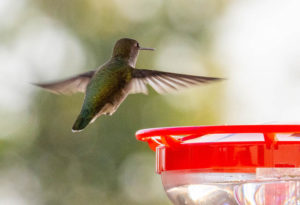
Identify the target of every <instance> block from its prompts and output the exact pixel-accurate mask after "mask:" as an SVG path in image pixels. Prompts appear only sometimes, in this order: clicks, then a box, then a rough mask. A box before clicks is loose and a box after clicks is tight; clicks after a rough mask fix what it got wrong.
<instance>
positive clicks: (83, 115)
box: [72, 111, 93, 132]
mask: <svg viewBox="0 0 300 205" xmlns="http://www.w3.org/2000/svg"><path fill="white" fill-rule="evenodd" d="M92 119H93V116H91V115H89V114H88V112H86V111H81V112H80V114H79V116H78V117H77V119H76V121H75V123H74V125H73V127H72V132H80V131H81V130H83V129H84V128H85V127H86V126H87V125H88V124H89V123H90V122H91V120H92Z"/></svg>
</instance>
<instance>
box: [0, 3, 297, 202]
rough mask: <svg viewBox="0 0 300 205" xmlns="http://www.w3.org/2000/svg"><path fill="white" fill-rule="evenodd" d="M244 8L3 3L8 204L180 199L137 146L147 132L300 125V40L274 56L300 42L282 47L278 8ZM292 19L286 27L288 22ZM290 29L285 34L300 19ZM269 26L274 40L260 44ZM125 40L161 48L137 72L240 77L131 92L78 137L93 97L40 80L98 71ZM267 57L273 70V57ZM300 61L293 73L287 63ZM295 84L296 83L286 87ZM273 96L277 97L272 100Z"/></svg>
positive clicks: (1, 159) (0, 156) (1, 154)
mask: <svg viewBox="0 0 300 205" xmlns="http://www.w3.org/2000/svg"><path fill="white" fill-rule="evenodd" d="M240 2H242V3H237V1H222V0H221V1H220V0H219V1H217V0H191V1H189V3H187V1H171V0H165V1H161V0H151V1H149V0H128V1H124V0H101V1H100V0H84V1H83V0H72V1H70V0H69V1H68V0H1V1H0V72H1V73H0V80H1V82H0V92H1V97H0V116H1V119H0V129H1V133H0V204H1V205H2V204H12V205H25V204H30V205H34V204H47V205H50V204H51V205H52V204H74V205H77V204H78V205H79V204H90V205H93V204H133V205H134V204H145V205H146V204H149V205H150V204H158V205H159V204H170V202H169V201H168V199H167V197H166V195H165V193H164V190H163V187H162V185H161V181H160V177H159V175H157V174H156V173H155V154H154V152H152V151H150V149H149V148H148V147H147V145H146V144H144V143H142V142H138V141H137V140H136V139H135V135H134V134H135V132H136V131H137V130H139V129H143V128H150V127H165V126H187V125H188V126H191V125H213V124H223V123H239V124H240V123H249V122H250V123H253V122H255V123H256V122H265V121H269V120H278V119H293V120H295V119H297V118H295V117H291V116H297V117H298V116H300V115H297V113H298V114H300V113H299V108H298V107H297V108H296V106H297V105H299V98H296V97H295V96H294V95H292V94H291V95H289V92H286V91H287V90H289V89H291V88H293V89H295V88H300V84H299V80H298V78H296V77H295V76H299V74H300V72H299V70H298V69H297V68H298V65H299V64H300V62H299V61H296V60H293V59H298V58H297V55H294V54H295V53H297V52H298V51H299V50H298V48H300V42H299V40H298V41H292V40H289V42H290V44H292V43H293V45H298V46H294V48H296V49H294V50H289V49H290V48H291V47H290V46H289V47H288V48H289V49H284V48H285V47H280V49H279V51H282V50H284V51H288V52H289V53H287V55H275V54H276V53H275V54H274V53H272V51H274V52H275V51H276V50H277V49H274V47H270V46H269V45H274V44H273V43H274V42H277V43H278V42H281V43H282V42H284V43H282V45H289V44H287V43H286V40H287V39H295V38H297V37H295V36H294V35H287V38H282V39H281V38H279V39H280V41H278V35H277V36H276V33H278V31H277V30H276V29H275V31H276V32H273V31H274V29H273V27H272V26H270V25H273V24H268V20H270V19H273V16H272V15H273V13H272V10H270V9H269V8H270V7H269V6H270V5H271V4H272V3H263V4H260V3H256V4H255V3H249V2H250V1H240ZM247 2H248V3H247ZM253 2H259V1H253ZM264 2H266V1H264ZM280 2H281V3H277V4H274V5H275V6H277V7H276V8H277V9H278V10H280V9H282V8H283V7H281V5H283V4H285V3H284V1H280ZM294 2H296V1H294ZM258 4H259V5H258ZM261 5H263V6H262V8H265V10H263V9H262V11H260V13H258V16H257V15H256V13H255V11H254V10H255V9H257V8H260V6H261ZM272 5H273V4H272ZM297 6H298V8H299V4H297V5H296V6H294V5H291V6H290V7H288V8H285V7H284V8H285V10H284V12H286V14H293V13H292V12H291V11H294V10H293V9H294V8H295V9H296V8H297ZM251 9H252V10H251ZM296 11H297V13H299V12H298V10H295V12H296ZM277 13H280V12H277ZM277 13H276V14H277ZM265 14H266V15H265ZM271 14H272V15H271ZM295 15H296V14H295ZM271 16H272V17H271ZM282 16H284V15H282ZM282 16H281V17H282ZM286 16H288V17H289V15H286ZM281 17H280V18H281ZM261 19H263V20H266V22H264V21H260V20H261ZM290 19H291V20H295V19H299V18H296V16H290ZM277 20H278V19H277ZM277 20H275V21H276V22H277ZM260 22H262V23H261V24H259V23H260ZM270 22H273V21H272V20H270ZM276 22H275V24H274V28H277V27H278V25H276ZM286 22H287V21H282V22H280V21H279V23H281V24H282V25H285V26H286ZM289 22H293V23H297V22H296V21H295V22H294V21H289ZM263 23H266V24H263ZM258 24H259V25H261V26H260V27H259V26H258V27H256V26H257V25H258ZM281 24H280V25H281ZM263 25H268V26H263ZM290 25H291V27H288V26H287V27H285V28H284V29H283V30H284V31H289V29H291V28H294V25H295V24H292V23H291V24H290ZM279 27H280V26H279ZM261 28H264V29H265V30H263V29H261ZM281 28H282V27H281ZM268 29H269V30H268ZM261 30H262V32H265V33H266V36H268V37H270V38H271V37H273V38H271V40H268V41H266V39H267V38H262V39H261V38H260V37H261V35H260V34H261V33H260V32H259V31H261ZM256 31H257V33H255V32H256ZM268 32H271V33H272V35H269V33H268ZM279 32H280V31H279ZM295 33H299V32H295ZM279 34H282V33H279ZM288 34H289V33H288ZM123 37H130V38H134V39H136V40H138V41H139V42H140V44H141V46H144V47H153V48H156V51H154V52H148V51H143V52H140V55H139V59H138V62H137V67H138V68H145V69H157V70H164V71H169V72H179V73H186V74H196V75H206V76H216V77H226V78H228V79H230V80H228V81H227V82H222V83H216V84H211V85H206V86H202V87H198V88H192V89H189V90H185V91H183V92H180V93H178V94H175V95H173V94H172V95H171V94H170V95H164V96H160V95H158V94H157V93H155V92H154V91H153V90H152V89H151V90H150V93H149V95H142V94H138V95H130V96H129V97H128V98H127V99H126V100H125V102H124V103H123V104H122V105H121V106H120V108H119V109H118V111H117V112H116V113H115V114H114V115H113V116H111V117H107V116H103V117H101V118H99V119H98V120H96V121H95V123H93V124H91V125H89V126H88V127H87V129H85V130H84V131H83V132H80V133H72V132H71V126H72V124H73V122H74V120H75V118H76V116H77V114H78V113H79V111H80V108H81V103H82V101H83V95H82V94H76V95H72V96H60V95H53V94H51V93H48V92H45V91H43V90H41V89H39V88H36V87H34V86H32V85H30V83H29V82H47V81H52V80H56V79H62V78H66V77H69V76H72V75H75V74H78V73H81V72H85V71H88V70H92V69H95V68H97V67H98V66H99V65H101V64H103V63H104V62H105V61H106V60H108V58H109V57H110V55H111V51H112V47H113V45H114V43H115V41H116V40H118V39H119V38H123ZM268 39H269V38H268ZM298 39H299V38H298ZM261 42H264V43H265V42H268V43H265V44H264V43H261ZM295 42H299V44H297V43H296V44H295ZM276 45H277V44H276ZM280 45H281V44H280ZM269 47H270V50H261V49H263V48H269ZM255 48H259V50H258V49H256V50H255ZM231 51H232V52H231ZM260 51H262V53H263V54H261V53H260ZM282 52H283V51H282ZM267 53H268V54H270V55H271V57H270V58H272V60H273V61H272V62H273V64H270V65H269V64H268V62H271V61H266V62H265V61H264V59H265V57H266V56H267V55H266V54H267ZM279 53H280V52H279ZM298 53H299V52H298ZM256 54H257V55H256ZM291 54H293V55H292V57H291V58H288V59H289V61H288V66H283V65H281V64H278V63H276V61H275V59H280V57H282V56H283V57H284V56H286V58H285V60H286V59H287V57H290V56H291ZM261 56H262V57H261ZM274 56H275V57H274ZM257 58H259V60H260V61H255V59H257ZM266 59H267V60H268V58H266ZM285 60H282V61H280V62H286V61H285ZM230 62H231V63H230ZM263 62H265V64H263ZM253 63H257V64H253ZM228 65H229V66H228ZM252 65H253V66H252ZM260 65H262V66H263V68H260V67H259V66H260ZM276 66H277V67H276ZM279 67H280V68H282V67H284V69H285V71H284V72H281V70H280V69H279ZM268 68H272V72H269V70H268ZM277 68H278V69H277ZM289 68H290V69H289ZM295 68H296V69H295ZM264 69H267V70H264ZM288 69H289V70H288ZM258 70H259V73H260V74H261V75H257V73H258V72H256V71H258ZM247 71H248V72H247ZM270 73H272V74H270ZM276 73H277V74H278V75H276V76H277V78H275V79H281V80H279V81H273V80H271V79H274V78H272V77H271V76H272V75H273V74H274V75H275V74H276ZM283 73H284V75H285V76H286V79H285V78H283V80H282V78H280V77H282V76H283V75H282V74H283ZM278 76H279V77H278ZM273 77H274V76H273ZM284 80H286V81H284ZM253 82H256V83H253ZM285 82H289V83H290V84H287V85H289V86H290V88H286V87H283V84H285ZM270 83H273V84H270ZM276 86H277V87H276ZM270 87H271V88H272V91H270ZM273 88H274V89H275V91H273ZM277 88H278V89H277ZM281 88H282V89H281ZM283 88H284V89H283ZM249 89H250V90H249ZM294 91H295V90H294ZM228 93H230V94H228ZM292 93H294V92H292ZM278 94H279V95H280V94H282V95H283V96H284V97H283V98H282V99H287V98H289V99H290V102H293V104H292V105H290V106H289V110H287V109H288V108H286V106H283V105H285V102H284V101H282V102H281V103H278V104H276V102H277V100H278ZM264 96H265V97H268V99H269V101H268V102H265V103H263V102H261V100H260V99H261V97H264ZM276 96H277V97H276ZM291 96H292V97H291ZM228 98H229V99H230V100H228ZM274 99H276V100H274ZM269 102H272V104H270V103H269ZM282 107H284V108H285V109H283V108H282ZM274 110H275V112H274ZM283 113H284V114H283ZM286 113H288V114H286ZM285 114H286V115H285ZM280 117H282V118H280Z"/></svg>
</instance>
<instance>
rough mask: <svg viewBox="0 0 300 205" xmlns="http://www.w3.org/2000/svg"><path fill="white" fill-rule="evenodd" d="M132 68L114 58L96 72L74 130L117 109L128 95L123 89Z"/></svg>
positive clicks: (128, 80) (87, 90) (128, 79)
mask: <svg viewBox="0 0 300 205" xmlns="http://www.w3.org/2000/svg"><path fill="white" fill-rule="evenodd" d="M131 70H132V68H131V67H129V66H128V64H126V63H124V62H122V61H120V60H116V59H112V60H111V61H109V62H108V63H106V64H105V65H103V66H102V67H101V68H100V69H99V70H98V71H97V72H96V73H95V75H94V76H93V78H92V79H91V81H90V83H89V84H88V86H87V89H86V93H85V98H84V102H83V105H82V108H81V112H80V114H79V116H78V118H77V120H76V122H75V123H74V126H73V128H72V129H73V131H76V130H77V131H80V130H82V129H83V128H84V127H86V126H87V125H88V124H89V123H90V122H93V121H94V120H95V119H96V118H97V117H99V116H100V115H102V114H112V113H113V112H114V111H115V110H116V108H117V107H118V106H119V104H120V103H121V102H122V101H123V99H125V98H126V96H127V94H126V93H125V92H124V91H123V89H124V88H125V86H126V85H127V83H128V82H130V80H131Z"/></svg>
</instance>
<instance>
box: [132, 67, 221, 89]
mask: <svg viewBox="0 0 300 205" xmlns="http://www.w3.org/2000/svg"><path fill="white" fill-rule="evenodd" d="M132 75H133V79H132V81H131V84H130V91H129V92H130V93H132V94H133V93H145V94H147V93H148V90H147V87H146V85H147V84H149V85H150V86H151V87H152V88H153V89H154V90H155V91H156V92H158V93H160V94H163V93H169V92H172V91H178V90H180V89H182V88H187V87H191V86H195V85H201V84H204V83H210V82H215V81H220V80H223V79H222V78H213V77H204V76H195V75H186V74H178V73H169V72H162V71H155V70H146V69H134V70H133V73H132Z"/></svg>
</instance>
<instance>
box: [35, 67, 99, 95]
mask: <svg viewBox="0 0 300 205" xmlns="http://www.w3.org/2000/svg"><path fill="white" fill-rule="evenodd" d="M94 74H95V71H89V72H86V73H82V74H79V75H77V76H74V77H71V78H68V79H65V80H61V81H56V82H52V83H34V85H36V86H39V87H42V88H44V89H46V90H48V91H50V92H52V93H55V94H66V95H69V94H73V93H76V92H83V93H84V92H85V89H86V87H87V85H88V83H89V82H90V80H91V78H92V77H93V75H94Z"/></svg>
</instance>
